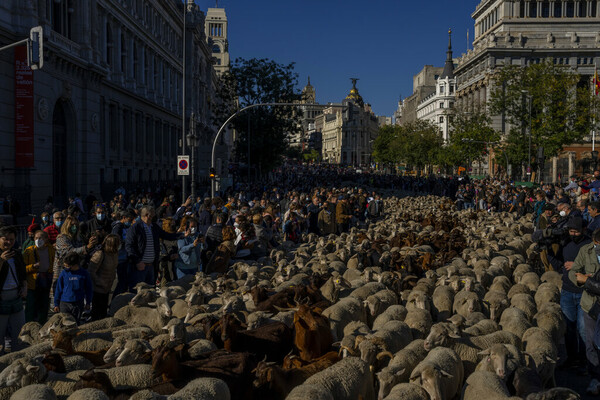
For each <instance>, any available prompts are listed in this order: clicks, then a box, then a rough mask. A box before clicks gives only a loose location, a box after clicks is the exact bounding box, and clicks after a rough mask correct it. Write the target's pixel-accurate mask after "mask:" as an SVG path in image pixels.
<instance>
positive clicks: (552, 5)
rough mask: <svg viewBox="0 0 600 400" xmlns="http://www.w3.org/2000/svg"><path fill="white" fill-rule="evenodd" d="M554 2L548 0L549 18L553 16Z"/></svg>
mask: <svg viewBox="0 0 600 400" xmlns="http://www.w3.org/2000/svg"><path fill="white" fill-rule="evenodd" d="M554 3H556V2H555V1H551V2H550V18H554Z"/></svg>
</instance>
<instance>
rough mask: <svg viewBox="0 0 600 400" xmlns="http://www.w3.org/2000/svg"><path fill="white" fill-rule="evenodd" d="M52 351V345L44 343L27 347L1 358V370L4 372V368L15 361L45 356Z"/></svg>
mask: <svg viewBox="0 0 600 400" xmlns="http://www.w3.org/2000/svg"><path fill="white" fill-rule="evenodd" d="M50 350H52V343H50V342H42V343H39V344H36V345H33V346H30V347H27V348H25V349H23V350H19V351H15V352H10V353H8V354H5V355H3V356H0V370H3V369H4V368H6V367H8V366H9V365H10V364H12V363H13V362H14V361H15V360H18V359H21V358H24V359H29V358H32V357H35V356H37V355H38V354H44V353H46V352H49V351H50Z"/></svg>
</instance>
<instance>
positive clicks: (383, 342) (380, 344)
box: [355, 321, 412, 365]
mask: <svg viewBox="0 0 600 400" xmlns="http://www.w3.org/2000/svg"><path fill="white" fill-rule="evenodd" d="M411 341H412V334H411V331H410V328H409V327H408V325H406V323H404V322H402V321H390V322H388V323H387V324H385V325H384V326H383V328H381V329H379V330H377V331H376V332H374V333H373V334H370V335H367V336H358V337H357V338H356V341H355V347H358V349H359V350H360V355H361V357H360V358H361V360H363V361H366V362H368V363H369V365H374V364H375V359H376V357H377V354H378V353H379V352H380V351H389V352H391V353H395V352H397V351H400V350H401V349H403V348H404V347H406V345H408V344H409V343H410V342H411Z"/></svg>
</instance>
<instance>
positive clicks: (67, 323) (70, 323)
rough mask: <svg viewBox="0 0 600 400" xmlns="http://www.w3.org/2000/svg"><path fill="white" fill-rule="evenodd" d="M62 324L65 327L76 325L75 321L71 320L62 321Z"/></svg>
mask: <svg viewBox="0 0 600 400" xmlns="http://www.w3.org/2000/svg"><path fill="white" fill-rule="evenodd" d="M63 324H64V325H65V326H73V325H77V321H75V320H72V319H64V320H63Z"/></svg>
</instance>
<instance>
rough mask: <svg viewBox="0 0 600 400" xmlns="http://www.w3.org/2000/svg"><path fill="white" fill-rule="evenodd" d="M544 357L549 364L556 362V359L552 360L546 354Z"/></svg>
mask: <svg viewBox="0 0 600 400" xmlns="http://www.w3.org/2000/svg"><path fill="white" fill-rule="evenodd" d="M544 359H545V360H546V361H547V362H549V363H550V364H556V360H554V359H553V358H551V357H548V356H547V355H544Z"/></svg>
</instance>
